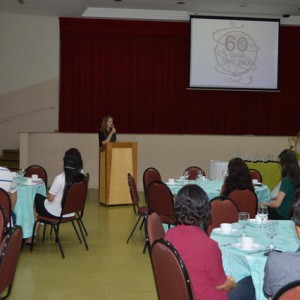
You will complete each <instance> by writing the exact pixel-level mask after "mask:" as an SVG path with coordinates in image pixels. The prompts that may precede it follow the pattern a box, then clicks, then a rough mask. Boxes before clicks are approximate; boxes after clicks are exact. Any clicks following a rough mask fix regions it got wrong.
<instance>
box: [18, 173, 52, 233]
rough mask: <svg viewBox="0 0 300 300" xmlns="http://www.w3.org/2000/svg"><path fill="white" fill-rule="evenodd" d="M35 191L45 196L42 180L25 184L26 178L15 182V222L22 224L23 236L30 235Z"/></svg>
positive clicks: (33, 216) (33, 214)
mask: <svg viewBox="0 0 300 300" xmlns="http://www.w3.org/2000/svg"><path fill="white" fill-rule="evenodd" d="M36 193H40V194H42V195H45V196H46V187H45V184H44V182H43V181H40V182H37V183H34V184H30V185H28V184H26V178H25V179H24V180H23V181H18V182H17V202H16V205H15V208H14V212H15V214H16V218H17V220H16V224H17V225H20V226H22V229H23V238H24V239H25V238H29V237H31V236H32V228H33V224H34V221H35V213H34V197H35V194H36Z"/></svg>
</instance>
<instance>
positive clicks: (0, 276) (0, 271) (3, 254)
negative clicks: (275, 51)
mask: <svg viewBox="0 0 300 300" xmlns="http://www.w3.org/2000/svg"><path fill="white" fill-rule="evenodd" d="M21 245H22V228H21V227H20V226H16V227H13V228H11V229H10V231H9V233H8V234H7V235H6V236H5V238H4V239H3V240H2V242H1V244H0V294H1V297H2V298H1V299H6V298H7V297H8V296H9V295H10V293H11V290H12V286H13V281H14V277H15V273H16V269H17V263H18V259H19V255H20V251H21ZM3 293H4V294H3Z"/></svg>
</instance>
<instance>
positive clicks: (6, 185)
mask: <svg viewBox="0 0 300 300" xmlns="http://www.w3.org/2000/svg"><path fill="white" fill-rule="evenodd" d="M0 188H2V189H4V190H5V191H6V192H7V193H8V194H9V196H10V201H11V210H12V218H13V225H14V224H15V221H16V220H15V215H14V213H13V209H14V207H15V204H16V201H17V186H16V183H15V181H14V177H13V174H12V173H11V171H10V170H9V169H7V168H5V167H1V166H0Z"/></svg>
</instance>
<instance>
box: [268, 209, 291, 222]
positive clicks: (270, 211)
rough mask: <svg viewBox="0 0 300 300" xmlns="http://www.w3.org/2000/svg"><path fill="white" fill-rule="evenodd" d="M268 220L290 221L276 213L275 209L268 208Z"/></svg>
mask: <svg viewBox="0 0 300 300" xmlns="http://www.w3.org/2000/svg"><path fill="white" fill-rule="evenodd" d="M268 219H269V220H288V219H287V218H284V217H282V216H281V215H279V214H278V213H277V212H276V209H275V208H272V207H268Z"/></svg>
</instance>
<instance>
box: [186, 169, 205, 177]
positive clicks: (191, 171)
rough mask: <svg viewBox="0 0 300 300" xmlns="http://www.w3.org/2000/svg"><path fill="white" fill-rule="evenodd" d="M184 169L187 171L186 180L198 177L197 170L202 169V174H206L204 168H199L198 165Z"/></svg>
mask: <svg viewBox="0 0 300 300" xmlns="http://www.w3.org/2000/svg"><path fill="white" fill-rule="evenodd" d="M185 171H188V172H189V177H188V180H196V179H197V177H198V172H199V171H202V174H203V176H206V174H205V172H204V170H203V169H201V168H200V167H196V166H192V167H188V168H186V169H185Z"/></svg>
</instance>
